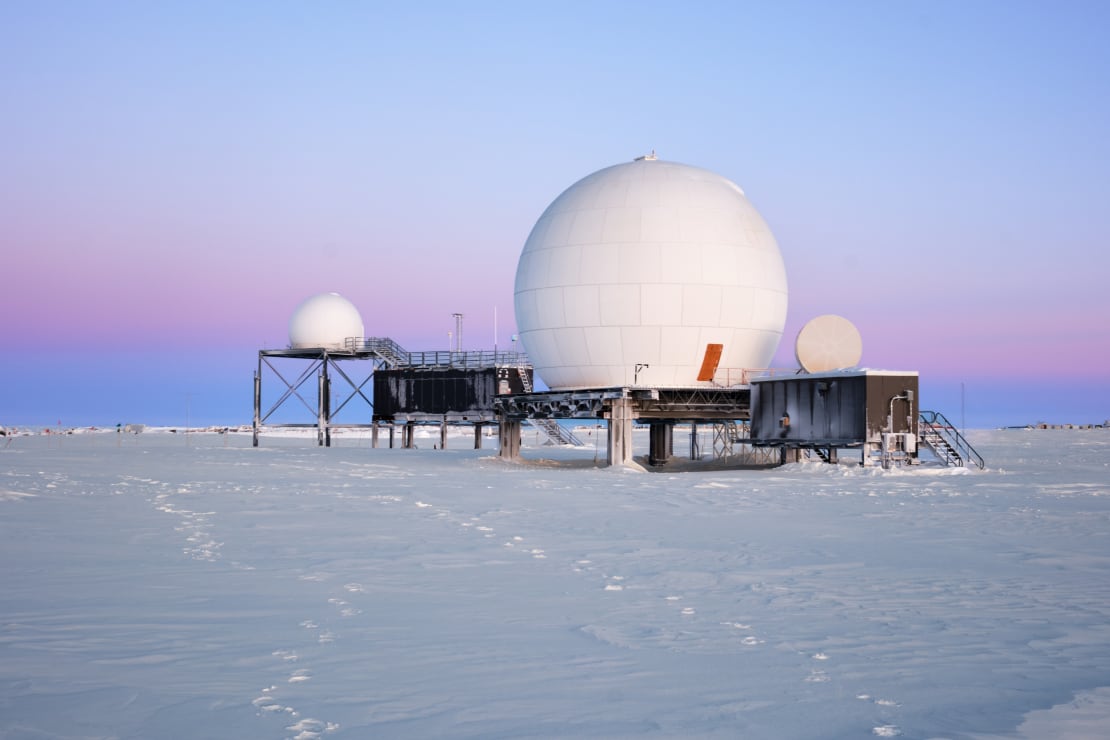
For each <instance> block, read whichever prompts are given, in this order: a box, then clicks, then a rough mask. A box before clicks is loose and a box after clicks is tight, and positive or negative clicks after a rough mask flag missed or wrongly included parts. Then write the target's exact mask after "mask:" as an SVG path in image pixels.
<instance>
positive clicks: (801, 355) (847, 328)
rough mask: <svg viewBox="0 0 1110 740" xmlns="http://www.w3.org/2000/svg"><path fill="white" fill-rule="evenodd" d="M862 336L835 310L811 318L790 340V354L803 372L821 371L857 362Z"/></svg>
mask: <svg viewBox="0 0 1110 740" xmlns="http://www.w3.org/2000/svg"><path fill="white" fill-rule="evenodd" d="M862 355H863V340H862V339H861V338H860V334H859V330H858V329H856V327H855V325H854V324H853V323H852V322H851V321H849V320H848V319H846V318H844V317H843V316H837V315H835V314H825V315H824V316H818V317H817V318H815V319H811V320H810V321H809V322H808V323H806V325H805V326H803V327H802V330H801V331H800V332H798V338H797V340H796V341H795V342H794V356H795V357H797V358H798V364H799V365H801V366H802V369H803V370H805V371H806V372H807V373H822V372H827V371H829V370H841V369H843V368H848V367H856V366H857V365H859V361H860V357H861V356H862Z"/></svg>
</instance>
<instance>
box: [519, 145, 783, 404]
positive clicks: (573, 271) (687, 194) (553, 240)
mask: <svg viewBox="0 0 1110 740" xmlns="http://www.w3.org/2000/svg"><path fill="white" fill-rule="evenodd" d="M786 302H787V288H786V270H785V268H784V266H783V262H782V255H781V254H780V253H779V248H778V244H777V243H776V242H775V238H774V236H773V235H772V234H771V231H770V229H769V228H768V227H767V224H766V222H764V220H763V218H762V217H761V216H760V215H759V213H758V212H757V211H756V210H755V208H754V207H753V206H752V205H751V203H749V202H748V199H747V198H746V197H745V196H744V192H743V191H742V190H741V189H740V188H739V187H737V186H736V184H735V183H733V182H731V181H729V180H727V179H725V178H723V177H721V176H720V175H717V174H714V173H712V172H709V171H708V170H703V169H700V168H698V167H691V166H689V165H684V164H677V163H674V162H664V161H661V160H657V159H654V158H651V157H648V158H642V159H638V160H636V161H634V162H629V163H626V164H619V165H615V166H613V167H608V168H606V169H603V170H599V171H598V172H595V173H593V174H592V175H589V176H587V177H585V178H583V179H582V180H579V181H578V182H576V183H575V184H574V185H571V186H570V187H569V188H567V190H565V191H564V192H563V193H562V195H560V196H559V197H558V198H556V199H555V201H554V202H553V203H552V204H551V205H550V206H548V207H547V210H546V211H544V212H543V215H542V216H540V219H539V221H537V222H536V225H535V227H534V228H533V229H532V233H531V234H530V235H529V237H528V241H527V242H525V244H524V249H523V251H522V253H521V255H520V262H519V263H518V265H517V273H516V294H515V308H516V322H517V328H518V330H519V332H520V338H521V341H522V342H523V344H524V347H525V349H526V350H527V352H528V355H529V358H530V359H531V360H532V363H533V366H534V367H535V371H536V374H537V375H538V376H539V377H540V378H542V379H543V381H544V382H545V383H546V384H547V385H548V387H550V388H553V389H567V388H605V387H614V386H625V385H632V384H633V382H634V381H635V382H636V383H638V384H639V385H651V386H662V387H689V386H697V385H706V384H708V382H706V383H699V382H698V380H697V377H698V371H699V369H700V368H701V365H702V360H703V358H704V357H705V353H706V347H707V345H710V344H720V345H723V352H722V355H721V359H720V364H719V371H718V374H717V379H716V380H717V382H722V381H724V380H725V379H726V378H728V379H731V380H732V381H733V382H736V381H737V379H738V378H739V375H740V372H739V371H740V370H743V369H753V368H764V367H767V366H768V364H769V363H770V361H771V358H772V356H773V355H774V354H775V350H776V349H777V348H778V344H779V340H780V339H781V337H782V330H783V325H784V324H785V322H786ZM638 364H639V365H646V366H647V367H643V368H641V370H640V371H639V373H638V374H637V373H636V366H637V365H638Z"/></svg>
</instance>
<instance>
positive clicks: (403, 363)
mask: <svg viewBox="0 0 1110 740" xmlns="http://www.w3.org/2000/svg"><path fill="white" fill-rule="evenodd" d="M344 347H345V349H346V350H347V351H348V352H368V353H373V354H376V355H377V356H378V357H380V358H382V359H383V360H384V361H385V362H386V364H388V365H390V366H391V367H440V368H442V367H452V368H467V369H483V368H490V367H528V366H529V362H528V356H527V355H525V354H524V353H523V352H502V351H497V350H494V351H488V350H475V351H463V350H431V351H427V352H409V351H407V350H406V349H404V348H403V347H401V345H399V344H397V342H395V341H393V340H392V339H389V338H385V337H349V338H348V339H347V340H346V341H345V342H344Z"/></svg>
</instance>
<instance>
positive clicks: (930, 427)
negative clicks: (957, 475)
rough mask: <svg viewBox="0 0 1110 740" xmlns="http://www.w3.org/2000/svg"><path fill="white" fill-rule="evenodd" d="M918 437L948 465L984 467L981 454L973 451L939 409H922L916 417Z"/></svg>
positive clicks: (984, 463)
mask: <svg viewBox="0 0 1110 740" xmlns="http://www.w3.org/2000/svg"><path fill="white" fill-rule="evenodd" d="M918 438H919V439H920V441H921V443H922V444H924V445H925V446H927V447H928V448H929V449H930V450H932V451H933V454H935V455H936V456H937V458H938V459H939V460H940V461H941V462H943V463H944V464H945V465H948V466H955V467H966V466H968V465H975V466H976V467H978V468H979V469H980V470H982V469H983V468H985V467H986V465H987V464H986V462H984V460H983V456H982V455H980V454H979V453H978V452H976V451H975V448H974V447H972V446H971V444H970V443H968V441H967V439H966V438H965V437H964V436H963V435H962V434H960V432H959V430H958V429H956V427H955V426H953V425H952V423H951V422H949V421H948V419H946V418H945V416H944V414H942V413H940V412H939V411H922V412H921V416H920V417H919V419H918Z"/></svg>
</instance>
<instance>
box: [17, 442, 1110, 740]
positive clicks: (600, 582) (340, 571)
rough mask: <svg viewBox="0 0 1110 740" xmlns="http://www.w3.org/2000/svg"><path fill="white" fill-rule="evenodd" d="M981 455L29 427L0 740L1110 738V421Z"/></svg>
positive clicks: (20, 473) (988, 446) (994, 447)
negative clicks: (695, 466)
mask: <svg viewBox="0 0 1110 740" xmlns="http://www.w3.org/2000/svg"><path fill="white" fill-rule="evenodd" d="M642 434H643V433H642V432H637V435H638V436H637V439H638V442H640V443H642V442H643V439H642V438H641V437H640V435H642ZM437 441H438V440H437ZM971 441H972V443H973V444H974V445H975V446H976V447H977V448H978V449H979V451H980V452H982V453H983V455H984V457H985V458H986V460H987V463H988V469H987V470H985V471H978V470H965V469H954V468H940V467H935V466H924V465H923V466H918V467H915V468H911V469H902V470H890V471H883V470H881V469H871V468H868V469H864V468H860V467H854V466H850V465H847V464H844V463H843V462H842V464H841V465H839V466H834V465H826V464H820V463H799V464H792V465H788V466H785V467H781V468H776V469H770V470H737V469H731V470H730V469H721V468H708V469H705V470H702V471H698V472H688V471H685V470H678V469H677V468H678V466H673V467H670V468H668V467H667V466H664V468H663V470H662V471H658V472H643V471H642V470H638V469H605V468H597V467H595V466H594V455H595V452H594V450H593V449H587V450H585V451H583V450H582V449H580V448H579V449H573V448H558V447H540V446H536V445H535V444H534V441H532V440H531V438H530V437H528V436H526V443H527V444H526V448H525V451H524V454H525V458H526V459H525V460H524V461H522V462H516V463H512V462H505V461H502V460H500V459H499V458H498V457H497V454H496V451H495V450H493V449H489V447H490V445H489V444H488V443H487V449H483V450H473V449H469V448H470V447H472V446H473V445H471V444H469V439H468V438H465V437H453V438H452V439H451V440H450V444H449V446H448V449H446V450H436V449H432V447H433V443H432V441H431V440H430V439H429V440H421V445H420V449H415V450H400V449H392V450H391V449H371V448H370V447H369V444H368V442H367V441H366V440H357V439H354V438H350V439H345V438H337V440H336V445H335V446H333V447H331V448H320V447H316V446H314V445H313V442H312V441H311V440H307V439H288V438H279V437H264V438H263V440H262V446H261V447H259V448H257V449H254V448H252V447H251V446H250V437H249V435H236V434H193V435H189V436H188V437H185V436H184V435H181V434H165V433H161V434H160V433H156V432H154V433H152V432H147V433H144V434H138V435H129V434H122V435H119V434H116V433H101V434H84V435H68V436H58V435H52V436H26V437H15V438H12V439H10V441H8V442H7V446H6V447H2V448H0V566H2V567H0V737H3V738H5V739H7V740H15V739H20V740H32V739H33V740H43V739H45V738H78V737H79V738H229V737H235V738H287V737H288V738H301V739H302V740H306V739H309V738H366V737H400V738H443V737H451V738H519V737H589V738H622V737H683V738H685V737H695V738H699V737H719V738H739V737H745V738H816V737H822V738H846V737H876V736H878V737H891V736H902V737H912V738H930V737H945V738H971V737H974V738H985V737H991V738H999V737H1001V738H1034V737H1068V738H1081V737H1082V738H1085V737H1105V736H1106V735H1107V732H1108V728H1110V690H1108V689H1107V688H1105V687H1110V431H1106V430H1100V429H1094V430H1069V431H1019V430H1006V431H990V432H973V433H972V434H971ZM681 446H682V440H681V436H680V435H676V440H675V448H676V450H677V449H679V448H680V447H681ZM601 448H602V450H604V443H602V444H601Z"/></svg>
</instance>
